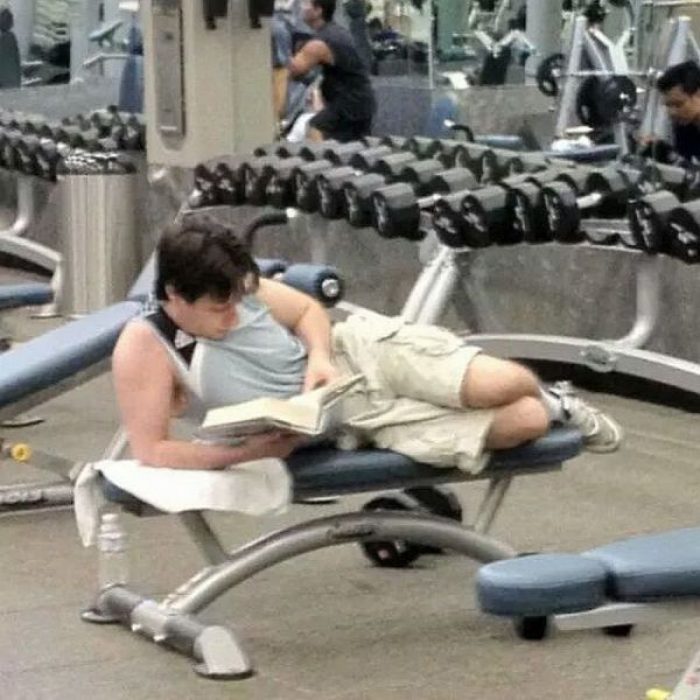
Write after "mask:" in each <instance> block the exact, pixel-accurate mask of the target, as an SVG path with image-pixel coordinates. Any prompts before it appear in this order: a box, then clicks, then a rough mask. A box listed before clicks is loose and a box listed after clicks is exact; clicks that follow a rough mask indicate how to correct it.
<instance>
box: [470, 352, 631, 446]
mask: <svg viewBox="0 0 700 700" xmlns="http://www.w3.org/2000/svg"><path fill="white" fill-rule="evenodd" d="M460 397H461V401H462V405H463V406H465V407H472V408H496V409H498V411H497V413H496V418H495V420H494V424H493V426H492V429H491V431H490V433H489V436H488V438H487V446H488V447H490V448H491V449H503V448H506V447H514V446H515V445H518V444H520V443H522V442H526V441H527V440H533V439H535V438H537V437H540V436H541V435H543V434H544V433H546V432H547V430H548V428H549V426H550V425H551V423H552V422H560V423H563V424H565V425H572V426H574V427H575V428H577V429H578V430H580V431H581V433H582V435H583V437H584V441H585V444H586V447H587V449H589V450H591V451H593V452H612V451H614V450H616V449H617V448H618V447H619V446H620V442H621V441H622V429H621V428H620V426H619V425H618V424H617V423H616V422H615V421H614V420H613V419H612V418H611V417H610V416H608V415H606V414H605V413H603V412H602V411H600V410H598V409H596V408H594V407H593V406H591V405H589V404H588V403H586V402H585V401H583V399H581V398H580V397H579V396H577V395H576V394H575V392H574V391H573V389H572V388H571V387H570V386H569V385H567V384H566V383H560V384H555V385H554V386H553V387H550V388H545V387H543V386H542V385H541V384H540V381H539V379H538V378H537V377H536V376H535V375H534V374H533V373H532V372H531V371H530V370H529V369H527V368H526V367H523V366H522V365H519V364H517V363H516V362H511V361H509V360H501V359H498V358H495V357H490V356H488V355H484V354H483V353H482V354H479V355H477V356H476V357H475V358H474V359H473V360H472V361H471V362H470V364H469V367H468V369H467V371H466V372H465V374H464V377H463V378H462V385H461V390H460ZM543 416H545V417H546V420H543ZM523 436H525V437H523Z"/></svg>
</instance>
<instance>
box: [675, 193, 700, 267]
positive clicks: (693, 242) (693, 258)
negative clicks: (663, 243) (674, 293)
mask: <svg viewBox="0 0 700 700" xmlns="http://www.w3.org/2000/svg"><path fill="white" fill-rule="evenodd" d="M668 252H669V254H670V255H672V256H673V257H674V258H678V259H679V260H682V261H683V262H686V263H698V262H700V199H696V200H695V201H693V202H686V203H685V204H681V205H680V206H679V207H676V208H675V209H674V210H673V211H672V212H671V213H670V215H669V217H668Z"/></svg>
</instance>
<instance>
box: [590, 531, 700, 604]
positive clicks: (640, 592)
mask: <svg viewBox="0 0 700 700" xmlns="http://www.w3.org/2000/svg"><path fill="white" fill-rule="evenodd" d="M584 556H586V557H592V558H594V559H596V560H597V561H599V562H601V563H602V564H603V565H604V566H605V568H606V569H607V571H608V578H609V593H610V595H611V596H612V597H613V598H616V599H619V600H626V601H631V602H632V601H642V600H648V599H653V598H660V597H664V598H667V597H670V596H696V595H700V528H698V527H690V528H684V529H682V530H671V531H670V532H661V533H658V534H653V535H641V536H639V537H633V538H631V539H628V540H622V541H620V542H613V543H612V544H608V545H604V546H603V547H597V548H596V549H592V550H590V551H589V552H585V553H584Z"/></svg>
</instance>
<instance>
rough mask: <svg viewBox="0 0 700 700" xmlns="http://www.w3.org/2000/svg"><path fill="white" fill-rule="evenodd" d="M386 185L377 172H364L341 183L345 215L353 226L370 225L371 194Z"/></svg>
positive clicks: (362, 226)
mask: <svg viewBox="0 0 700 700" xmlns="http://www.w3.org/2000/svg"><path fill="white" fill-rule="evenodd" d="M385 185H386V180H384V178H383V177H382V176H381V175H377V173H364V174H362V175H358V176H356V177H354V178H352V179H350V180H348V181H347V182H345V183H344V184H343V196H344V197H345V217H346V219H347V221H348V223H349V224H350V225H351V226H354V227H355V228H364V227H366V226H371V225H372V194H373V193H374V192H375V191H376V190H377V189H379V188H380V187H384V186H385Z"/></svg>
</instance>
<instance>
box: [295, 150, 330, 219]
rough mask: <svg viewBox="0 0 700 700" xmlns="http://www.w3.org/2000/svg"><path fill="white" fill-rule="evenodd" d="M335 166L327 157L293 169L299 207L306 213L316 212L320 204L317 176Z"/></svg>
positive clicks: (296, 199)
mask: <svg viewBox="0 0 700 700" xmlns="http://www.w3.org/2000/svg"><path fill="white" fill-rule="evenodd" d="M331 168H333V163H331V162H330V161H329V160H326V159H325V158H322V159H321V160H316V161H313V162H311V163H305V164H304V165H300V166H297V167H296V168H294V171H293V175H292V177H293V179H294V196H295V201H296V205H297V207H298V208H299V209H300V210H301V211H303V212H306V213H311V212H314V211H316V210H317V209H318V205H319V192H318V187H317V179H316V178H317V176H318V175H320V174H321V173H322V172H324V171H326V170H330V169H331Z"/></svg>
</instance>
